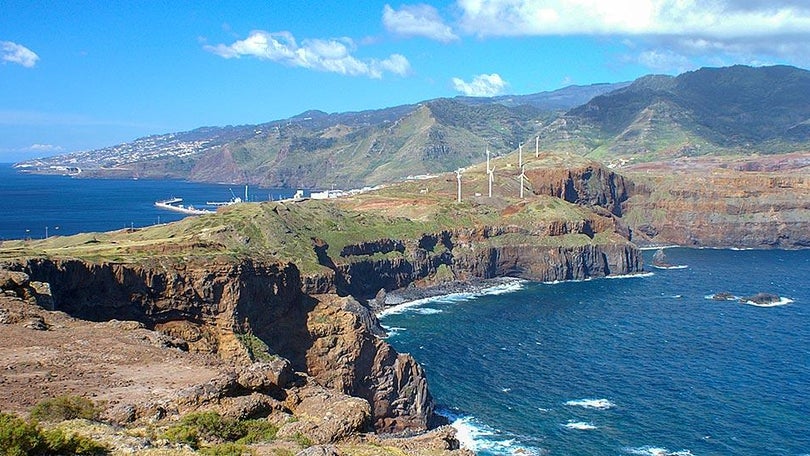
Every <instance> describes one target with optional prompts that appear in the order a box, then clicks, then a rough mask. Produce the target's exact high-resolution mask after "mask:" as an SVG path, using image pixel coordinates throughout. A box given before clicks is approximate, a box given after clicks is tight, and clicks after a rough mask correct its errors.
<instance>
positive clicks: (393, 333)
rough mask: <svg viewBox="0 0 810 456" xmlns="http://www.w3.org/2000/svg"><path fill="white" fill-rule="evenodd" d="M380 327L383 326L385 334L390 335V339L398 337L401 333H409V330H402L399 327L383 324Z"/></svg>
mask: <svg viewBox="0 0 810 456" xmlns="http://www.w3.org/2000/svg"><path fill="white" fill-rule="evenodd" d="M380 326H382V327H383V329H384V330H385V332H387V333H388V337H394V336H396V335H398V334H399V333H401V332H402V331H407V330H408V328H400V327H397V326H386V325H383V324H381V325H380Z"/></svg>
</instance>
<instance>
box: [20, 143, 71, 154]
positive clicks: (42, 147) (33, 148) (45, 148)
mask: <svg viewBox="0 0 810 456" xmlns="http://www.w3.org/2000/svg"><path fill="white" fill-rule="evenodd" d="M63 150H65V149H64V148H63V147H62V146H56V145H53V144H31V145H30V146H28V148H27V151H30V152H50V153H56V152H62V151H63Z"/></svg>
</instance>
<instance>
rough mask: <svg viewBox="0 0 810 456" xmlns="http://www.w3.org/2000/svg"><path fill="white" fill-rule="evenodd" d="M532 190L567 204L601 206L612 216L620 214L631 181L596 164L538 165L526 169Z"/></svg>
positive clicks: (628, 192)
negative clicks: (572, 165) (538, 167)
mask: <svg viewBox="0 0 810 456" xmlns="http://www.w3.org/2000/svg"><path fill="white" fill-rule="evenodd" d="M526 178H527V179H528V180H529V181H530V182H531V184H532V189H533V192H534V193H535V194H537V195H548V196H554V197H556V198H561V199H564V200H565V201H568V202H569V203H574V204H582V205H586V206H591V207H602V208H605V209H607V210H608V211H610V212H611V213H613V214H614V215H617V216H621V215H622V203H623V202H624V201H626V200H627V198H628V197H629V194H630V192H631V191H632V189H633V183H632V182H631V181H629V180H626V179H625V178H624V177H622V176H620V175H618V174H616V173H614V172H612V171H610V170H608V169H606V168H605V167H604V166H602V165H600V164H598V163H589V164H581V165H578V166H575V167H569V168H563V167H554V168H540V169H533V170H529V171H527V172H526Z"/></svg>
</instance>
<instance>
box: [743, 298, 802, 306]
mask: <svg viewBox="0 0 810 456" xmlns="http://www.w3.org/2000/svg"><path fill="white" fill-rule="evenodd" d="M792 302H793V300H792V299H790V298H779V301H776V302H769V303H766V304H762V303H756V302H754V301H742V304H747V305H749V306H754V307H779V306H784V305H787V304H790V303H792Z"/></svg>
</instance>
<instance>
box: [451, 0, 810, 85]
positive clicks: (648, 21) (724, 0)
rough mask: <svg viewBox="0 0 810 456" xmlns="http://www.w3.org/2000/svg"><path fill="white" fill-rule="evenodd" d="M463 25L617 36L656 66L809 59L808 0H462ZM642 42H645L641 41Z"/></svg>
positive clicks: (494, 30)
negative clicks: (718, 59)
mask: <svg viewBox="0 0 810 456" xmlns="http://www.w3.org/2000/svg"><path fill="white" fill-rule="evenodd" d="M456 3H457V7H458V9H459V11H460V22H459V23H460V29H461V30H463V31H464V32H465V33H468V34H474V35H478V36H481V37H485V36H547V35H556V36H560V35H579V36H589V35H590V36H617V37H629V38H631V39H632V40H634V41H635V42H636V43H637V44H638V47H643V48H645V49H643V50H642V51H641V52H642V53H640V54H638V55H637V56H636V60H637V61H638V62H639V63H644V62H647V63H649V64H650V65H652V66H651V68H655V67H664V66H668V67H670V68H673V69H675V67H680V66H684V65H685V62H684V61H683V59H692V58H693V57H704V58H708V57H717V56H721V57H728V58H729V60H735V61H756V60H758V59H762V58H766V59H768V58H777V59H782V60H787V61H794V62H799V63H810V52H808V51H807V50H806V48H807V46H806V43H807V41H808V40H810V2H807V1H806V0H712V1H704V0H612V1H609V2H608V1H604V0H457V2H456ZM639 43H641V44H639Z"/></svg>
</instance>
